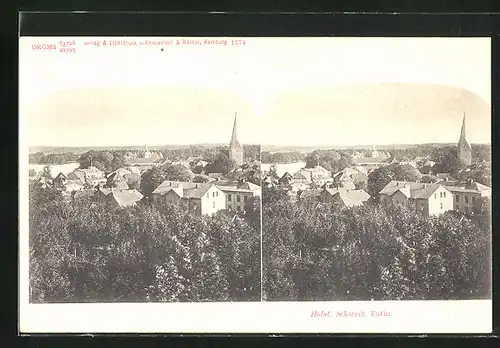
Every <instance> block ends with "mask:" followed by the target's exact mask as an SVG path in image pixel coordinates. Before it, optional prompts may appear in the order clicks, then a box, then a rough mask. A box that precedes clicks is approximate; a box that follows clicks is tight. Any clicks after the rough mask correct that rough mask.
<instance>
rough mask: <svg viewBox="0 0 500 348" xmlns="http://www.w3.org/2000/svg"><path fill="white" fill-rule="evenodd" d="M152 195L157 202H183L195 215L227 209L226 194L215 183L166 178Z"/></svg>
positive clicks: (210, 213)
mask: <svg viewBox="0 0 500 348" xmlns="http://www.w3.org/2000/svg"><path fill="white" fill-rule="evenodd" d="M152 197H153V202H154V203H155V204H168V203H174V204H178V203H180V204H183V205H184V207H186V208H187V209H188V210H189V211H190V212H192V213H193V214H195V215H212V214H214V213H216V212H218V211H219V210H222V209H226V198H225V194H224V192H223V191H221V190H220V188H219V187H217V186H216V185H214V184H213V183H193V182H183V181H170V180H165V181H164V182H162V183H161V184H160V186H158V187H157V188H156V189H155V190H154V191H153V194H152Z"/></svg>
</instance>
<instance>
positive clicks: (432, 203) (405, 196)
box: [379, 181, 453, 216]
mask: <svg viewBox="0 0 500 348" xmlns="http://www.w3.org/2000/svg"><path fill="white" fill-rule="evenodd" d="M379 198H380V203H381V204H383V205H388V204H398V203H399V204H402V203H410V204H412V205H413V206H414V207H415V209H417V211H419V212H420V213H422V214H423V215H425V216H439V215H442V214H443V213H445V212H446V211H449V210H453V194H452V192H450V190H448V189H447V188H446V187H445V186H444V185H442V184H440V183H437V184H425V183H419V182H407V181H391V182H390V183H388V184H387V185H386V186H385V187H384V188H383V189H382V190H381V191H380V192H379Z"/></svg>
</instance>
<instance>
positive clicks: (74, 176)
mask: <svg viewBox="0 0 500 348" xmlns="http://www.w3.org/2000/svg"><path fill="white" fill-rule="evenodd" d="M67 179H68V180H77V181H79V182H80V183H81V184H82V185H83V184H84V183H85V172H84V171H83V170H82V169H76V170H74V171H72V172H71V173H69V174H68V176H67Z"/></svg>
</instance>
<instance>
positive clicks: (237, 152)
mask: <svg viewBox="0 0 500 348" xmlns="http://www.w3.org/2000/svg"><path fill="white" fill-rule="evenodd" d="M236 118H237V114H236V113H234V124H233V134H232V135H231V142H230V143H229V158H230V159H231V160H233V161H234V163H235V164H236V165H238V166H239V165H241V164H242V163H243V160H244V156H243V146H241V145H240V143H239V142H238V131H237V121H236Z"/></svg>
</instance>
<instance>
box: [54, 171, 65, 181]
mask: <svg viewBox="0 0 500 348" xmlns="http://www.w3.org/2000/svg"><path fill="white" fill-rule="evenodd" d="M56 179H57V180H65V179H66V175H64V173H63V172H60V173H59V174H57V176H56V177H55V178H54V180H56Z"/></svg>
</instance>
